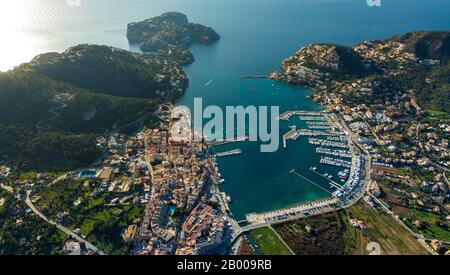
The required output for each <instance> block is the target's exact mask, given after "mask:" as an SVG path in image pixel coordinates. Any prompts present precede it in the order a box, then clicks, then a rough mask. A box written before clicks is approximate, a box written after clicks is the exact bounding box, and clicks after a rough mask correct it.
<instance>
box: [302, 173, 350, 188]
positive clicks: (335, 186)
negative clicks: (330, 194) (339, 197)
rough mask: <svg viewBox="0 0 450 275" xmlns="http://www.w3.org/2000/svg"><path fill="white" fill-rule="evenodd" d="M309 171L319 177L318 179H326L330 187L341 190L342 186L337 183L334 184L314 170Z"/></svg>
mask: <svg viewBox="0 0 450 275" xmlns="http://www.w3.org/2000/svg"><path fill="white" fill-rule="evenodd" d="M309 170H311V171H312V172H313V173H315V174H317V175H319V176H320V177H322V178H324V179H326V180H327V181H329V182H330V185H331V187H334V188H336V189H341V188H342V186H340V185H339V184H338V183H337V182H335V181H333V180H332V179H330V178H328V177H326V176H325V175H322V174H321V173H319V172H317V171H316V170H314V169H311V168H310V169H309Z"/></svg>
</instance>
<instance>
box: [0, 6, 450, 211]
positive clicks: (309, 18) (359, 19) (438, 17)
mask: <svg viewBox="0 0 450 275" xmlns="http://www.w3.org/2000/svg"><path fill="white" fill-rule="evenodd" d="M381 3H382V6H381V7H378V8H371V7H369V6H367V4H366V0H220V1H219V0H127V1H123V0H89V1H88V0H81V6H80V7H70V6H68V5H67V2H66V0H11V1H6V0H4V1H1V3H0V35H1V37H2V42H1V43H0V71H1V70H8V69H11V68H12V67H13V66H15V65H18V64H20V63H22V62H25V61H28V60H30V59H31V58H32V57H33V56H34V55H36V54H39V53H42V52H48V51H62V50H64V49H65V48H67V47H69V46H72V45H75V44H79V43H95V44H105V45H110V46H117V47H120V48H124V49H130V50H136V48H135V47H132V46H130V45H128V42H127V40H126V37H125V32H126V25H127V23H129V22H133V21H139V20H143V19H146V18H149V17H152V16H156V15H159V14H160V13H162V12H166V11H180V12H183V13H185V14H187V15H188V16H189V18H190V19H191V21H193V22H199V23H202V24H205V25H208V26H211V27H213V28H215V29H216V30H217V31H218V32H219V33H220V35H221V36H222V39H221V40H220V41H219V42H218V43H216V44H214V45H210V46H204V45H197V46H194V47H192V51H193V53H194V55H195V57H196V62H195V63H194V64H192V65H190V66H188V67H187V68H186V71H187V72H188V74H189V78H190V81H191V83H190V88H189V89H188V91H187V92H186V94H185V95H184V96H183V97H182V98H181V99H180V100H179V102H178V103H179V104H183V105H187V106H192V103H193V98H195V97H201V98H202V99H203V102H204V105H209V104H215V105H219V106H222V107H223V106H226V105H232V106H234V105H244V106H247V105H257V106H258V105H277V106H280V110H281V112H283V111H285V110H290V109H303V110H317V109H318V108H319V107H318V106H317V105H315V104H314V103H312V102H311V101H309V100H308V99H307V98H306V96H307V95H308V94H309V91H307V90H304V89H302V88H299V87H292V86H288V85H284V84H281V83H275V82H272V81H270V80H264V79H251V80H241V79H239V76H240V75H261V74H268V73H270V72H272V71H275V70H277V69H278V66H279V64H280V62H281V60H282V59H284V58H285V57H287V56H289V55H291V54H292V53H294V52H295V51H297V50H298V49H300V48H301V47H302V46H305V45H307V44H309V43H313V42H329V43H339V44H344V45H352V44H355V43H357V42H359V41H362V40H366V39H383V38H387V37H389V36H391V35H394V34H398V33H404V32H408V31H413V30H436V29H449V28H450V15H449V14H450V13H449V11H450V1H448V0H430V1H424V0H381ZM208 82H209V83H210V84H209V85H206V86H205V84H206V83H208ZM272 84H275V86H274V87H273V86H272ZM293 123H298V122H295V121H294V122H293ZM291 124H292V123H291ZM291 124H289V123H282V124H281V126H282V127H281V133H284V132H285V131H287V129H288V128H287V127H288V126H289V125H291ZM230 148H241V149H242V151H243V154H242V155H240V156H232V157H228V158H224V159H221V160H220V161H219V164H220V169H221V172H222V174H223V176H224V178H225V179H226V184H225V185H223V187H222V189H223V190H224V191H225V192H227V193H228V194H229V195H230V196H231V197H232V200H233V203H232V205H231V207H232V211H233V214H234V215H235V216H236V217H237V218H238V219H241V218H243V217H244V215H245V214H246V213H249V212H257V211H264V210H270V209H274V208H278V207H283V206H287V205H290V204H295V203H299V202H303V201H308V200H314V199H317V198H322V197H324V196H326V195H327V194H326V193H325V192H324V191H321V190H320V189H317V188H316V187H313V186H311V185H310V184H308V183H306V182H302V181H301V180H299V179H297V178H295V177H293V176H291V175H289V174H288V171H289V170H291V169H293V168H296V169H297V170H298V171H300V172H301V173H302V174H305V175H307V176H308V177H310V178H311V179H313V180H316V181H320V180H321V179H318V178H317V177H316V176H315V175H311V173H310V172H309V171H308V168H309V167H310V166H317V162H318V159H319V157H318V156H317V155H316V154H315V153H314V152H313V150H314V148H313V147H311V146H309V145H308V144H307V143H306V141H305V139H303V140H302V141H297V142H290V143H289V146H288V149H287V150H280V151H278V152H277V153H273V154H263V153H260V152H259V144H254V143H246V144H235V145H227V146H224V147H223V148H218V149H219V150H227V149H230ZM331 170H332V169H328V170H327V171H331ZM334 170H336V169H334ZM333 172H335V171H333ZM322 184H324V183H323V182H322ZM324 186H326V185H325V184H324Z"/></svg>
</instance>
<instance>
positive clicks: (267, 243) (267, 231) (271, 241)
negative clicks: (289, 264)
mask: <svg viewBox="0 0 450 275" xmlns="http://www.w3.org/2000/svg"><path fill="white" fill-rule="evenodd" d="M251 236H252V238H253V239H254V240H255V242H256V244H257V245H258V247H259V248H260V249H261V250H262V251H263V252H264V254H265V255H292V253H291V252H290V251H289V249H288V248H287V247H286V246H285V245H284V244H283V242H282V241H281V240H280V238H278V236H277V235H276V234H275V232H273V230H272V229H271V228H269V227H263V228H258V229H255V230H252V231H251Z"/></svg>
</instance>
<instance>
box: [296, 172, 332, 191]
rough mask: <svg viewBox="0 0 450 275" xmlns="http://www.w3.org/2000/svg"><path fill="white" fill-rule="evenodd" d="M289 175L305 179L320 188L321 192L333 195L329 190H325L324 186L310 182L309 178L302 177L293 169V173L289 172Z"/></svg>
mask: <svg viewBox="0 0 450 275" xmlns="http://www.w3.org/2000/svg"><path fill="white" fill-rule="evenodd" d="M289 174H294V175H296V176H297V177H299V178H301V179H304V180H306V181H307V182H309V183H311V184H313V185H314V186H316V187H317V188H320V189H321V190H323V191H325V192H327V193H328V194H331V192H330V191H329V190H327V189H325V188H323V187H322V186H320V185H319V184H317V183H315V182H313V181H312V180H310V179H308V178H306V177H304V176H302V175H300V174H299V173H297V172H296V171H295V169H292V170H291V171H289Z"/></svg>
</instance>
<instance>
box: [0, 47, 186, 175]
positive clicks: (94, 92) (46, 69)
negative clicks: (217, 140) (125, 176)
mask: <svg viewBox="0 0 450 275" xmlns="http://www.w3.org/2000/svg"><path fill="white" fill-rule="evenodd" d="M186 86H187V79H186V76H185V74H184V72H183V71H182V70H181V69H180V67H179V65H178V64H175V63H170V62H164V59H163V58H162V57H147V56H144V55H136V54H133V53H130V52H126V51H122V50H118V49H115V48H110V47H106V46H94V45H79V46H76V47H73V48H70V49H68V50H67V51H65V52H64V53H61V54H59V53H48V54H44V55H40V56H37V57H36V58H35V59H33V60H32V61H31V62H30V63H26V64H23V65H21V66H19V67H17V68H16V69H14V70H12V71H9V72H7V73H3V74H0V129H1V131H0V162H8V163H13V164H16V165H18V166H20V167H21V168H24V169H44V170H45V169H50V170H59V169H62V170H64V169H68V168H74V167H79V166H85V165H88V164H90V163H92V161H93V160H95V159H96V158H97V157H98V155H99V152H100V150H99V148H97V146H96V138H95V135H96V134H99V133H103V132H104V131H105V130H107V129H111V128H113V127H115V126H120V125H124V124H126V123H127V122H130V121H134V120H136V119H138V118H140V117H142V116H144V115H145V114H148V113H152V112H153V111H154V110H155V108H156V106H157V105H158V104H159V103H162V102H166V101H168V100H174V99H175V98H177V97H178V96H179V95H181V94H182V93H183V92H184V90H185V87H186Z"/></svg>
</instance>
